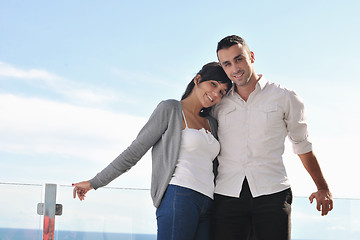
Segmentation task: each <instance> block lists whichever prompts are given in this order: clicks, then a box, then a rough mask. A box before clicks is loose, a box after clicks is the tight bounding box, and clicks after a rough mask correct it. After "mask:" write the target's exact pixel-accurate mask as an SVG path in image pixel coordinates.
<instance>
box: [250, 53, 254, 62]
mask: <svg viewBox="0 0 360 240" xmlns="http://www.w3.org/2000/svg"><path fill="white" fill-rule="evenodd" d="M250 60H251V63H254V62H255V54H254V52H250Z"/></svg>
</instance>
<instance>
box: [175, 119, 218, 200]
mask: <svg viewBox="0 0 360 240" xmlns="http://www.w3.org/2000/svg"><path fill="white" fill-rule="evenodd" d="M183 117H184V121H185V129H183V130H182V136H181V145H180V153H179V159H178V162H177V164H176V168H175V172H174V174H173V177H172V179H171V181H170V184H173V185H178V186H182V187H186V188H190V189H192V190H195V191H197V192H200V193H202V194H204V195H206V196H208V197H210V198H211V199H213V195H214V173H213V160H214V159H215V158H216V156H217V155H218V154H219V151H220V144H219V142H218V141H217V140H216V138H215V137H214V136H213V135H212V134H211V132H209V131H207V130H205V129H204V128H202V129H199V130H198V129H194V128H188V125H187V122H186V118H185V114H184V112H183Z"/></svg>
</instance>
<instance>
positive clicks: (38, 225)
mask: <svg viewBox="0 0 360 240" xmlns="http://www.w3.org/2000/svg"><path fill="white" fill-rule="evenodd" d="M55 187H56V203H57V204H61V205H62V214H61V215H57V216H55V228H54V238H52V236H51V234H49V235H46V234H44V231H45V232H46V231H49V229H45V230H44V227H45V228H46V225H45V224H44V223H45V222H46V219H45V218H46V215H47V213H45V212H41V211H40V214H41V213H43V214H42V215H39V214H38V212H39V209H38V204H39V203H42V204H44V200H45V198H46V194H45V188H46V184H28V183H26V184H23V183H0V191H1V196H2V197H1V199H0V214H1V215H0V239H2V240H7V239H9V240H10V239H11V240H18V239H19V240H20V239H21V240H40V239H49V240H50V239H59V240H62V239H67V240H80V239H81V240H85V239H86V240H92V239H94V240H103V239H104V240H105V239H106V240H112V239H114V240H115V239H124V240H127V239H129V240H130V239H131V240H134V239H135V240H151V239H156V218H155V208H154V207H153V206H152V201H151V198H150V193H149V189H137V188H117V187H105V188H101V189H99V190H96V191H90V192H89V193H88V194H87V198H86V200H85V201H79V200H78V199H73V198H72V190H73V188H72V186H70V185H55ZM54 204H55V203H54ZM334 206H335V207H334V210H333V211H332V212H330V213H329V215H328V216H326V217H321V216H320V213H319V212H318V211H317V210H316V209H315V205H314V204H313V205H310V204H309V200H308V199H307V198H305V197H295V198H294V202H293V205H292V239H294V240H295V239H296V240H298V239H302V240H303V239H308V240H310V239H311V240H313V239H322V240H323V239H337V240H339V239H347V240H352V239H353V240H355V239H360V216H359V213H360V199H344V198H335V199H334ZM54 211H55V210H54ZM51 230H52V229H50V231H51Z"/></svg>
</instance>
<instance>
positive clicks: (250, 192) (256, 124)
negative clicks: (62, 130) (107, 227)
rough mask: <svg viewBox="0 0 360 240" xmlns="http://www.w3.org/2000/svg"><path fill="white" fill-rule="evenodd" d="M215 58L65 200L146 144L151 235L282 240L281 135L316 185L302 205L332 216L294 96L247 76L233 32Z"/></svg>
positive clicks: (246, 56)
mask: <svg viewBox="0 0 360 240" xmlns="http://www.w3.org/2000/svg"><path fill="white" fill-rule="evenodd" d="M217 56H218V60H219V63H215V62H213V63H208V64H206V65H204V67H203V68H202V69H201V70H200V72H199V73H198V74H197V75H196V76H195V77H194V79H192V80H191V82H190V83H189V85H188V86H187V89H186V91H185V93H184V95H183V96H182V99H181V101H180V102H179V101H177V100H166V101H162V102H161V103H160V104H159V105H158V106H157V108H156V109H155V110H154V112H153V114H152V115H151V117H150V119H149V120H148V122H147V123H146V125H145V126H144V127H143V128H142V130H141V131H140V133H139V134H138V136H137V138H136V139H135V140H134V141H133V143H132V144H131V145H130V146H129V147H128V148H127V149H126V150H125V151H124V152H123V153H122V154H120V155H119V156H118V157H117V158H116V159H115V160H114V161H113V162H112V163H110V164H109V165H108V166H107V167H106V168H105V169H104V170H102V171H101V172H100V173H98V174H97V175H96V176H95V177H94V178H93V179H91V180H90V181H84V182H80V183H76V184H74V185H75V187H74V191H73V192H74V193H73V194H74V198H75V197H76V195H77V196H78V197H79V199H80V200H83V199H84V198H85V195H86V193H87V192H88V191H89V190H91V189H97V188H99V187H103V186H105V185H107V184H108V183H110V182H111V181H112V180H114V179H115V178H117V177H118V176H120V175H121V174H122V173H124V172H126V171H127V170H129V169H130V168H131V167H132V166H134V165H135V164H136V162H137V161H138V160H140V159H141V157H142V156H143V155H144V154H145V153H146V152H147V151H148V150H149V149H150V148H151V147H152V169H153V171H152V181H151V197H152V199H153V204H154V206H155V207H156V208H157V209H156V218H157V226H158V234H157V239H160V240H175V239H178V240H193V239H194V240H195V239H196V240H208V239H215V240H224V239H225V240H241V239H276V240H282V239H284V240H285V239H286V240H287V239H291V236H290V235H291V234H290V230H291V226H290V212H291V203H292V193H291V188H290V185H289V182H288V178H287V175H286V171H285V167H284V164H283V161H282V154H283V151H284V140H285V137H286V136H288V137H289V139H290V141H291V142H292V145H293V150H294V153H295V154H297V155H298V156H299V158H300V159H301V161H302V163H303V165H304V167H305V169H306V170H307V171H308V172H309V174H310V175H311V177H312V179H313V180H314V183H315V184H316V186H317V189H318V191H317V192H315V193H312V194H311V196H310V198H309V199H310V202H312V201H313V199H314V198H315V199H316V201H317V209H318V210H319V211H321V212H322V215H326V214H327V213H328V212H329V211H331V210H332V208H333V202H332V196H331V193H330V191H329V188H328V186H327V183H326V181H325V179H324V177H323V175H322V172H321V169H320V166H319V164H318V162H317V159H316V157H315V155H314V153H313V152H312V146H311V143H310V142H309V141H308V140H307V126H306V123H305V121H304V111H303V110H304V106H303V103H302V102H301V101H300V100H299V98H298V96H297V95H296V94H295V93H294V92H292V91H289V90H287V89H284V88H282V87H280V86H279V85H276V84H274V83H271V82H268V81H267V80H266V79H265V77H264V76H262V75H260V74H256V73H255V69H254V66H253V63H254V61H255V58H254V53H253V52H252V51H250V49H249V48H248V46H247V44H246V43H245V41H244V40H243V39H242V38H241V37H239V36H236V35H232V36H228V37H225V38H224V39H222V40H221V41H220V42H219V43H218V47H217ZM230 80H232V82H233V83H234V84H233V85H232V82H231V81H230ZM215 104H216V106H214V105H215ZM215 119H216V120H217V121H216V120H215ZM220 145H221V150H220ZM214 159H215V160H214ZM213 166H215V167H213ZM214 174H215V176H216V184H215V185H216V186H214Z"/></svg>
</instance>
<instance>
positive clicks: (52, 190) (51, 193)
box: [37, 183, 62, 240]
mask: <svg viewBox="0 0 360 240" xmlns="http://www.w3.org/2000/svg"><path fill="white" fill-rule="evenodd" d="M56 188H57V185H56V184H48V183H47V184H45V197H44V203H38V206H37V213H38V214H39V215H44V224H43V240H53V239H54V233H55V215H61V214H62V205H61V204H56Z"/></svg>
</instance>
